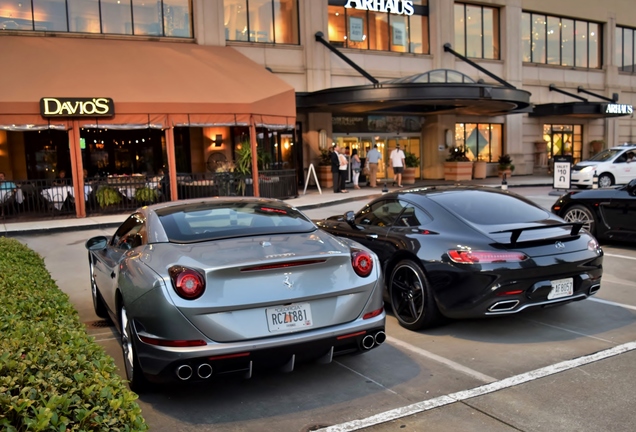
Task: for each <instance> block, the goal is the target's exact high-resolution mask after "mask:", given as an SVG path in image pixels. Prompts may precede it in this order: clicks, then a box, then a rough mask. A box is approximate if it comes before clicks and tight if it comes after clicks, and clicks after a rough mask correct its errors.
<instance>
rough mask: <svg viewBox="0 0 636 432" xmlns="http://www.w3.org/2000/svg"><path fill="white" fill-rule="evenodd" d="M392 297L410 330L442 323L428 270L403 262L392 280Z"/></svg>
mask: <svg viewBox="0 0 636 432" xmlns="http://www.w3.org/2000/svg"><path fill="white" fill-rule="evenodd" d="M389 296H390V298H391V307H392V309H393V314H394V315H395V317H396V318H397V320H398V322H399V323H400V325H401V326H402V327H404V328H406V329H409V330H420V329H422V328H426V327H432V326H434V325H435V324H437V323H438V322H439V320H440V312H439V309H438V308H437V304H436V303H435V299H434V298H433V293H432V292H431V288H430V285H429V284H428V281H427V280H426V276H425V275H424V271H423V270H422V268H421V267H420V266H419V265H417V264H416V263H415V262H413V261H410V260H403V261H400V262H399V263H398V264H397V265H396V266H395V268H394V269H393V272H391V278H390V279H389Z"/></svg>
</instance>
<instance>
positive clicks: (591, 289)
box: [590, 284, 601, 295]
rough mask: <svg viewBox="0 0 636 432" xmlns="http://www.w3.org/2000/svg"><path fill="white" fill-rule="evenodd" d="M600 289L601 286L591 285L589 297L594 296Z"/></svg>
mask: <svg viewBox="0 0 636 432" xmlns="http://www.w3.org/2000/svg"><path fill="white" fill-rule="evenodd" d="M600 289H601V284H596V285H592V286H591V287H590V295H594V294H596V293H597V292H598V290H600Z"/></svg>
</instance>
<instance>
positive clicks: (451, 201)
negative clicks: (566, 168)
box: [428, 190, 550, 225]
mask: <svg viewBox="0 0 636 432" xmlns="http://www.w3.org/2000/svg"><path fill="white" fill-rule="evenodd" d="M428 196H429V197H430V199H432V200H433V201H435V202H437V203H439V204H440V205H442V206H444V207H446V208H447V209H448V210H449V211H451V212H453V213H455V214H456V215H457V216H459V217H461V218H463V219H465V220H467V221H469V222H471V223H474V224H478V225H499V224H515V223H525V222H534V221H538V220H544V219H547V218H549V217H550V214H549V213H548V211H547V210H544V209H542V208H540V207H537V206H536V205H535V204H533V203H532V202H530V201H527V200H526V199H525V198H521V197H517V196H515V195H508V194H503V193H498V192H488V191H479V190H464V191H453V192H446V193H442V194H434V195H428Z"/></svg>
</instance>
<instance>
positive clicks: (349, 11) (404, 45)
mask: <svg viewBox="0 0 636 432" xmlns="http://www.w3.org/2000/svg"><path fill="white" fill-rule="evenodd" d="M345 3H346V2H343V1H339V0H329V42H330V43H332V44H333V45H335V46H338V47H343V48H353V49H364V50H374V51H394V52H410V53H415V54H428V53H429V41H428V7H427V5H428V2H427V1H426V0H419V1H413V9H414V13H413V15H406V14H397V13H391V12H375V11H371V10H362V9H357V8H345V7H344V4H345Z"/></svg>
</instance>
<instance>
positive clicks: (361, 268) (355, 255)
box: [351, 249, 373, 277]
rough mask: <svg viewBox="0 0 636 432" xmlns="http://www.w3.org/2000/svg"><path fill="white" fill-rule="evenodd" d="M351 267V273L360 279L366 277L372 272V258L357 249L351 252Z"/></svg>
mask: <svg viewBox="0 0 636 432" xmlns="http://www.w3.org/2000/svg"><path fill="white" fill-rule="evenodd" d="M351 265H352V266H353V271H355V272H356V274H357V275H358V276H360V277H367V276H369V275H370V274H371V271H372V270H373V258H371V255H370V254H369V253H368V252H365V251H363V250H359V249H352V251H351Z"/></svg>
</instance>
